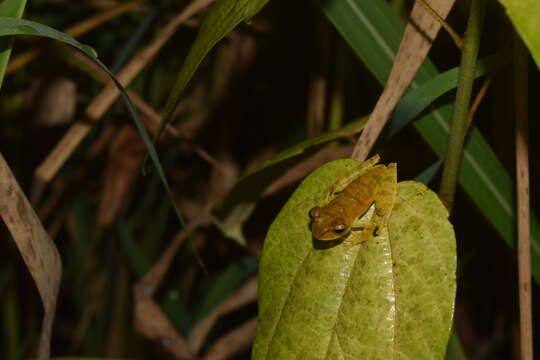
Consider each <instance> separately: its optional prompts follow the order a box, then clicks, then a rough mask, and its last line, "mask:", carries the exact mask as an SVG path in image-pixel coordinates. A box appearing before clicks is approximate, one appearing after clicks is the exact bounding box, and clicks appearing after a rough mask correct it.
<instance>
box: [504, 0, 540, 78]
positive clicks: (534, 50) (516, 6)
mask: <svg viewBox="0 0 540 360" xmlns="http://www.w3.org/2000/svg"><path fill="white" fill-rule="evenodd" d="M499 2H500V3H501V4H502V5H503V6H504V7H505V9H506V13H507V14H508V17H509V18H510V21H512V24H514V27H515V28H516V31H517V33H518V34H519V36H520V37H521V39H522V40H523V42H524V43H525V45H526V46H527V48H528V49H529V51H530V52H531V55H532V57H533V59H534V61H535V62H536V66H537V67H538V68H539V69H540V32H538V29H540V1H538V0H499Z"/></svg>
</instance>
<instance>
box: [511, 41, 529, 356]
mask: <svg viewBox="0 0 540 360" xmlns="http://www.w3.org/2000/svg"><path fill="white" fill-rule="evenodd" d="M527 60H528V56H527V50H526V49H525V45H523V43H522V42H521V39H520V38H519V36H518V35H517V34H514V106H515V108H514V109H515V114H516V177H517V183H516V186H517V223H518V246H517V249H518V263H519V314H520V317H519V318H520V319H519V320H520V321H519V325H520V345H521V346H520V348H521V359H523V360H532V359H533V329H532V308H531V306H532V305H531V220H530V218H531V215H530V205H529V204H530V199H529V149H528V143H529V134H528V132H529V129H528V124H527V118H528V112H527V107H528V94H527V75H528V72H527Z"/></svg>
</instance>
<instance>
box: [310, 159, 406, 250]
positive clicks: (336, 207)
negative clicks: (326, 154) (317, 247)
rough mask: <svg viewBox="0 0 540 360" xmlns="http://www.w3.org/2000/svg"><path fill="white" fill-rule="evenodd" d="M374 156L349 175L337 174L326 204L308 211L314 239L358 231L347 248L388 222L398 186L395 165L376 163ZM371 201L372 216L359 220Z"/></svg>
mask: <svg viewBox="0 0 540 360" xmlns="http://www.w3.org/2000/svg"><path fill="white" fill-rule="evenodd" d="M378 162H379V156H378V155H375V156H373V157H371V158H369V159H368V160H366V161H365V162H363V163H361V164H360V165H359V166H358V167H357V168H355V169H353V170H352V171H351V172H350V173H349V174H346V175H345V176H342V177H340V178H339V179H338V180H337V181H336V182H335V183H334V184H333V185H332V188H331V190H330V193H329V196H328V201H329V202H328V204H327V205H325V206H322V207H318V206H316V207H314V208H313V209H311V210H310V211H309V215H310V217H311V219H312V222H311V232H312V234H313V237H314V238H315V239H317V240H322V241H327V240H336V239H340V238H343V237H345V236H346V235H348V234H349V233H350V232H351V231H352V230H354V231H357V230H358V231H361V233H360V234H359V235H360V236H355V237H354V239H352V240H351V241H350V242H347V243H346V244H345V246H346V249H348V248H350V247H351V246H354V245H356V244H359V243H361V242H364V241H366V240H368V239H369V238H370V237H371V235H372V234H373V235H375V236H376V235H379V234H380V229H381V227H382V226H385V225H386V224H387V223H388V219H389V218H390V214H391V213H392V208H393V206H394V201H395V197H396V189H397V167H396V164H395V163H391V164H389V165H388V166H385V165H376V164H377V163H378ZM373 204H374V206H375V211H374V214H373V216H372V217H371V219H368V220H366V219H362V217H363V216H364V215H365V214H366V213H367V212H368V210H369V209H370V207H371V206H372V205H373Z"/></svg>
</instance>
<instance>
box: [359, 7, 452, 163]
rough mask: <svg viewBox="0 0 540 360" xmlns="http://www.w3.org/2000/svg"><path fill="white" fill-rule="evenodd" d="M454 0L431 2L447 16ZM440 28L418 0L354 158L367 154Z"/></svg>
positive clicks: (363, 157)
mask: <svg viewBox="0 0 540 360" xmlns="http://www.w3.org/2000/svg"><path fill="white" fill-rule="evenodd" d="M454 2H455V0H431V1H430V2H429V5H430V6H431V8H433V9H434V10H435V11H436V12H437V13H438V14H439V15H440V16H441V17H442V18H446V15H448V12H449V11H450V9H451V8H452V6H453V5H454ZM440 28H441V23H440V22H438V21H437V20H436V19H435V18H433V16H431V14H430V13H429V12H427V11H426V9H425V8H424V7H423V6H421V5H420V4H419V3H418V2H415V4H414V7H413V10H412V12H411V20H410V21H409V23H408V24H407V27H406V28H405V34H404V35H403V39H402V40H401V44H400V45H399V50H398V53H397V55H396V58H395V60H394V65H393V66H392V71H391V72H390V77H389V78H388V81H387V82H386V86H385V87H384V90H383V92H382V94H381V96H380V97H379V100H378V101H377V104H376V105H375V109H373V112H372V113H371V115H370V117H369V119H368V122H367V124H366V127H365V128H364V131H362V134H360V137H359V138H358V141H357V143H356V145H355V148H354V151H353V153H352V156H351V158H353V159H355V160H359V161H363V160H365V159H366V158H367V156H368V155H369V152H370V151H371V148H372V147H373V144H374V143H375V141H376V140H377V138H378V137H379V134H380V133H381V131H382V129H383V128H384V125H385V124H386V122H387V121H388V117H389V116H390V114H391V113H392V111H393V110H394V108H395V106H396V104H397V102H398V101H399V99H400V98H401V95H403V93H404V92H405V90H406V89H407V87H408V86H409V85H410V83H411V81H412V80H413V78H414V76H415V75H416V72H417V71H418V69H419V68H420V66H421V65H422V63H423V62H424V59H425V58H426V56H427V53H428V51H429V49H430V48H431V44H432V41H433V39H435V37H436V36H437V33H438V32H439V30H440Z"/></svg>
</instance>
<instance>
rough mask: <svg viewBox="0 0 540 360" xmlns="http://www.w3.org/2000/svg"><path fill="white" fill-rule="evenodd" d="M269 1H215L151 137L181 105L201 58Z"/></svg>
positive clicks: (161, 129)
mask: <svg viewBox="0 0 540 360" xmlns="http://www.w3.org/2000/svg"><path fill="white" fill-rule="evenodd" d="M267 2H268V0H217V1H216V3H215V4H214V5H213V6H212V8H211V9H210V10H209V11H208V15H206V17H205V19H204V21H203V23H202V25H201V29H200V30H199V34H198V35H197V38H196V39H195V43H194V44H193V46H192V47H191V49H190V50H189V53H188V55H187V57H186V59H185V61H184V64H183V65H182V68H181V69H180V72H179V74H178V78H177V80H176V83H175V85H174V88H173V90H172V92H171V94H170V96H169V99H168V100H167V105H166V106H165V110H164V113H163V116H162V118H161V121H160V124H159V128H158V131H157V132H156V135H155V136H154V139H157V138H158V136H159V135H160V134H161V132H162V131H163V129H164V128H165V126H166V125H167V124H168V123H169V121H170V120H171V117H172V115H173V113H174V109H176V106H177V105H178V103H179V102H180V98H181V95H182V92H183V91H184V89H185V88H186V86H187V84H188V83H189V81H190V80H191V78H192V77H193V74H195V71H196V70H197V68H198V67H199V65H200V64H201V61H202V60H203V59H204V57H205V56H206V55H207V54H208V53H209V52H210V50H211V49H212V48H213V47H214V46H215V45H216V44H217V43H218V42H219V41H220V40H221V39H223V38H224V37H225V36H226V35H227V34H228V33H229V32H231V31H232V29H234V28H235V27H236V26H237V25H238V24H240V23H241V22H242V21H246V20H249V19H251V18H252V17H253V16H255V15H256V14H257V13H258V12H259V11H260V10H261V9H262V7H263V6H264V5H266V3H267Z"/></svg>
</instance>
